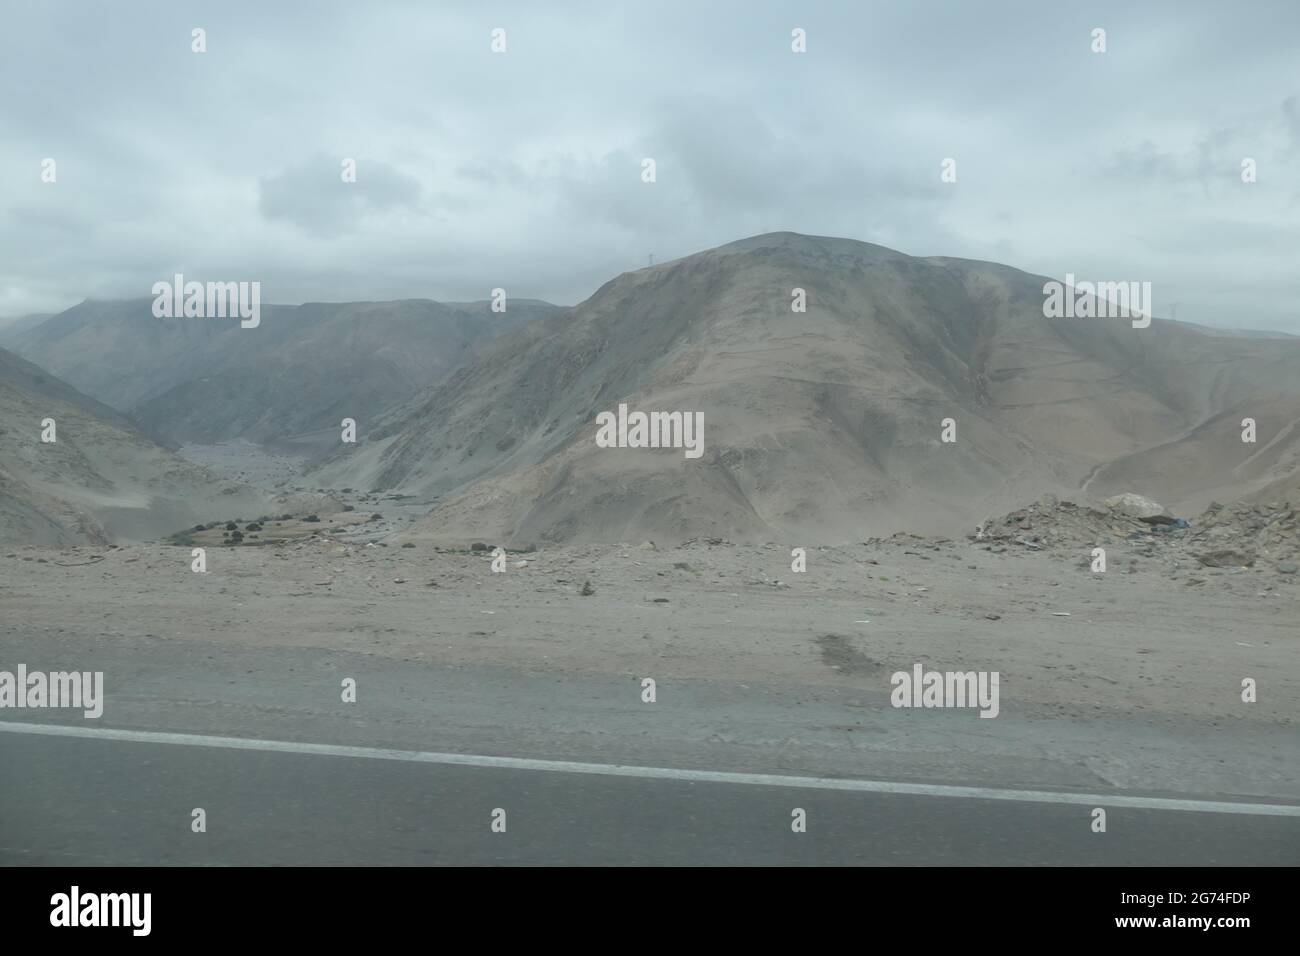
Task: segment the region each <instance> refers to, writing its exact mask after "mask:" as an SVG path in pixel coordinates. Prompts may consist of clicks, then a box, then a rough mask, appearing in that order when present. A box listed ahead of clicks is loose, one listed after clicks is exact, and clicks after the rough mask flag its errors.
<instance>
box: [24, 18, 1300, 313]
mask: <svg viewBox="0 0 1300 956" xmlns="http://www.w3.org/2000/svg"><path fill="white" fill-rule="evenodd" d="M0 18H2V20H0V84H3V87H4V88H5V89H7V90H10V91H15V90H21V91H22V92H21V94H18V95H10V96H8V97H7V98H6V104H5V110H4V113H3V115H0V171H3V180H0V182H3V187H2V188H0V223H3V224H4V229H3V230H0V315H14V314H20V313H23V312H28V311H47V310H52V309H57V308H63V307H66V306H68V305H70V304H72V303H75V302H77V301H79V300H80V299H82V298H84V297H87V296H94V297H100V298H105V297H126V296H141V295H147V294H148V289H149V286H150V285H151V284H152V282H153V281H155V280H157V279H158V278H160V277H163V276H167V275H170V274H172V273H173V272H175V271H184V272H192V273H194V274H202V275H204V276H222V275H227V276H231V277H234V278H254V279H261V281H262V282H263V288H264V292H265V294H266V297H267V299H268V301H272V300H273V301H280V302H294V301H304V300H308V299H316V300H319V299H376V298H398V297H407V296H428V297H432V298H445V299H461V300H463V299H469V298H480V297H483V296H485V295H486V294H487V293H488V290H490V289H491V288H493V287H495V286H504V287H506V288H507V289H509V291H510V293H511V294H512V295H519V296H538V297H543V298H549V299H551V300H553V301H558V302H563V303H569V302H574V301H577V300H579V299H581V298H583V297H585V296H586V295H588V294H590V293H591V292H592V291H594V289H595V288H597V287H598V286H599V285H600V284H601V283H602V282H604V281H606V280H607V279H609V278H610V277H611V276H613V275H615V274H617V273H618V272H621V271H623V270H626V269H629V268H636V267H638V266H641V265H643V264H644V263H645V261H646V257H647V255H649V254H650V253H654V254H655V256H656V259H657V260H660V261H662V260H666V259H668V258H671V257H674V256H679V255H685V254H688V253H691V252H695V251H698V250H700V249H704V248H707V247H709V246H712V245H716V244H718V243H722V242H726V241H730V240H733V239H738V238H742V237H744V236H746V235H751V234H753V233H756V232H764V231H771V230H780V229H790V230H795V231H800V232H808V233H815V234H820V235H842V236H848V237H851V238H858V239H863V240H866V241H870V242H877V243H881V244H883V245H888V246H892V247H894V248H897V249H900V250H901V251H903V252H907V253H911V254H914V255H947V256H968V257H971V258H978V259H994V260H999V261H1004V262H1006V263H1008V264H1010V265H1013V266H1017V267H1020V268H1023V269H1026V270H1029V271H1033V272H1040V273H1045V274H1048V275H1053V276H1060V275H1063V274H1064V273H1065V272H1066V271H1072V272H1075V273H1076V274H1078V275H1085V274H1091V275H1095V276H1100V277H1105V276H1115V277H1119V278H1138V277H1141V278H1150V279H1151V280H1152V281H1153V282H1154V283H1156V289H1157V309H1158V306H1159V300H1160V298H1161V295H1160V290H1162V289H1165V290H1170V291H1168V292H1167V294H1166V295H1164V296H1163V298H1164V299H1165V300H1166V301H1169V300H1174V301H1178V302H1180V303H1181V306H1180V309H1179V317H1180V318H1183V319H1187V320H1189V321H1195V322H1204V323H1207V324H1223V325H1232V326H1240V325H1245V324H1253V325H1256V326H1260V327H1272V328H1280V329H1286V330H1289V331H1293V332H1300V311H1298V310H1297V306H1296V303H1297V302H1300V274H1297V272H1296V270H1295V269H1294V263H1295V262H1296V261H1297V253H1298V252H1300V217H1297V216H1296V209H1297V206H1298V205H1300V106H1298V105H1297V104H1298V103H1300V80H1298V79H1297V78H1296V74H1295V71H1294V67H1293V62H1294V49H1295V37H1296V33H1297V30H1298V29H1300V8H1297V7H1296V6H1295V5H1294V4H1293V3H1291V2H1287V0H1279V2H1261V3H1257V4H1254V5H1252V8H1251V15H1250V16H1242V15H1240V13H1239V12H1238V11H1235V10H1233V9H1232V8H1230V7H1229V6H1227V5H1223V4H1219V3H1211V2H1203V3H1201V2H1172V0H1168V2H1166V0H1160V2H1153V3H1144V4H1132V3H1128V2H1105V3H1095V4H1089V5H1088V6H1087V8H1086V9H1085V8H1080V9H1077V10H1076V9H1072V8H1067V7H1063V8H1062V9H1060V10H1055V9H1053V10H1051V11H1048V12H1045V11H1044V8H1043V7H1042V5H1041V4H1040V3H1038V2H1030V0H1023V2H1022V0H1009V2H1005V3H999V4H996V5H987V4H969V3H964V2H960V0H946V2H938V0H936V2H930V3H925V4H915V3H887V4H865V3H861V2H858V0H841V2H827V3H822V4H816V5H810V4H806V3H800V2H796V0H789V2H772V3H763V4H754V3H752V2H748V0H720V2H716V3H710V4H699V3H694V2H690V0H665V2H662V3H657V4H653V5H648V6H644V7H643V6H639V5H635V4H609V3H604V2H597V0H575V2H573V3H567V4H565V5H563V6H562V7H556V6H553V5H541V4H519V3H483V4H474V5H441V4H440V5H436V6H435V5H429V4H424V3H417V2H391V3H384V4H352V3H344V2H320V3H312V4H306V3H300V2H287V3H276V4H265V3H257V2H253V0H232V2H228V3H223V4H220V5H185V4H175V3H172V2H164V0H142V2H135V3H132V4H129V5H112V6H109V5H90V4H82V3H73V2H66V3H58V2H51V3H37V2H25V0H19V2H13V3H10V4H7V5H6V6H5V9H4V12H3V13H0ZM195 26H202V27H204V28H205V29H206V30H207V33H208V52H207V53H206V54H194V53H192V52H191V51H190V30H191V29H192V28H193V27H195ZM498 26H499V27H504V28H505V29H506V30H507V37H508V44H509V52H508V53H506V54H504V55H494V54H492V53H491V52H490V50H489V31H490V30H491V29H492V28H494V27H498ZM796 26H798V27H802V28H804V29H805V30H806V31H807V34H808V52H807V53H806V54H799V55H796V54H793V53H791V52H790V47H789V38H790V31H791V29H792V28H794V27H796ZM1096 26H1101V27H1103V28H1105V29H1106V30H1107V37H1108V52H1107V53H1105V54H1100V55H1098V54H1093V53H1091V52H1090V50H1089V40H1090V31H1091V29H1092V28H1093V27H1096ZM647 156H648V157H653V158H655V160H656V162H657V165H658V169H657V172H658V181H657V182H656V183H654V184H653V185H647V184H645V183H642V182H641V179H640V163H641V160H642V158H644V157H647ZM1246 156H1250V157H1254V158H1256V159H1257V160H1258V162H1259V165H1260V173H1259V182H1258V183H1255V184H1253V185H1250V186H1247V185H1244V184H1242V183H1241V182H1240V179H1239V168H1240V162H1241V159H1242V158H1243V157H1246ZM44 157H53V158H55V159H57V161H58V164H59V166H58V168H59V179H58V182H57V184H54V185H47V184H42V183H41V182H40V181H39V172H40V166H39V164H40V161H41V159H42V158H44ZM344 157H355V158H356V159H357V160H358V182H357V183H356V184H355V185H343V184H342V183H341V182H340V180H339V170H340V165H339V164H340V162H341V160H342V159H343V158H344ZM946 157H952V158H954V159H955V160H956V161H957V168H958V180H957V182H956V183H953V184H944V183H941V182H940V180H939V169H940V166H939V164H940V162H941V161H942V160H943V159H944V158H946ZM1228 290H1231V291H1228Z"/></svg>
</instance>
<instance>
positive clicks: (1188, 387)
mask: <svg viewBox="0 0 1300 956" xmlns="http://www.w3.org/2000/svg"><path fill="white" fill-rule="evenodd" d="M1046 281H1048V280H1046V279H1044V278H1043V277H1040V276H1033V275H1030V274H1028V273H1025V272H1022V271H1019V270H1017V269H1014V268H1010V267H1008V266H1004V265H998V264H996V263H989V262H977V261H971V260H963V259H952V258H942V257H933V258H917V257H912V256H907V255H904V254H902V253H899V252H895V251H893V250H890V249H886V248H883V247H880V246H875V245H870V244H867V243H862V242H855V241H852V240H847V239H834V238H823V237H814V236H804V235H797V234H794V233H773V234H768V235H763V236H756V237H753V238H750V239H745V240H742V241H739V242H734V243H730V244H728V245H725V246H721V247H719V248H717V249H712V250H709V251H706V252H701V253H699V254H696V255H691V256H687V257H685V258H683V259H678V260H676V261H673V262H668V263H663V264H660V265H656V266H653V267H650V268H645V269H640V270H637V271H634V272H629V273H625V274H623V275H621V276H618V277H617V278H615V279H613V280H611V281H610V282H607V283H606V284H605V285H604V286H602V287H601V288H600V289H599V290H598V291H597V292H596V293H595V294H594V295H592V296H591V297H590V298H589V299H587V300H586V301H585V302H582V303H581V304H579V305H577V306H574V307H572V308H563V309H560V308H556V307H554V306H551V305H548V304H546V303H543V302H536V301H528V300H515V299H511V300H509V304H508V308H507V311H506V312H505V313H504V314H502V313H495V312H492V311H490V310H489V308H488V304H487V303H473V304H454V303H450V304H440V303H435V302H430V301H427V300H405V301H398V302H382V303H345V304H308V305H303V306H297V307H276V306H267V307H264V308H263V315H262V321H261V324H260V325H259V327H258V328H256V329H241V328H240V327H239V324H238V322H237V321H231V320H226V321H221V320H204V319H159V318H155V317H154V316H153V315H152V312H151V308H150V305H151V303H150V300H138V301H132V302H86V303H83V304H82V305H80V306H77V307H76V308H74V309H70V310H68V311H67V312H64V313H61V314H60V315H57V316H54V317H52V318H50V319H47V320H46V321H44V322H42V323H40V324H39V325H36V326H35V327H34V328H30V329H28V330H26V331H23V332H20V333H18V334H17V335H16V336H15V337H14V338H13V342H14V347H15V348H16V349H17V350H20V351H21V352H22V353H23V355H24V356H25V357H27V358H28V359H30V360H31V361H33V362H36V363H37V364H39V365H42V366H44V367H46V368H48V369H51V370H52V371H53V372H54V373H56V374H57V375H58V376H60V377H62V378H65V379H67V381H68V382H69V383H71V385H72V386H75V387H76V388H78V389H81V390H82V391H84V392H86V393H87V394H88V395H90V396H93V398H94V399H98V402H99V403H102V404H98V403H94V402H90V400H88V399H86V398H85V396H78V395H76V393H75V392H72V390H71V389H70V388H69V387H68V386H66V385H63V384H62V383H58V382H53V381H51V382H47V383H45V386H44V387H45V388H46V389H47V390H48V389H53V390H54V392H53V393H47V392H42V391H41V390H40V388H39V387H37V385H36V384H34V382H35V377H37V376H39V375H40V370H39V369H33V368H32V367H31V366H29V365H27V364H26V363H19V362H16V361H15V360H14V359H13V358H12V357H10V358H9V359H8V362H9V365H8V366H7V368H8V369H9V370H8V372H7V373H6V374H7V376H8V380H9V382H8V385H7V388H8V392H7V393H6V394H7V395H9V398H8V399H7V401H9V403H10V405H11V406H12V413H11V414H10V415H9V417H6V419H5V422H6V428H9V427H11V426H9V425H8V423H10V422H14V423H20V422H21V423H22V425H21V428H20V429H19V430H18V431H17V432H16V433H13V436H12V440H16V441H18V442H19V444H20V446H21V449H22V451H21V463H22V467H21V468H20V469H19V473H18V475H17V477H16V478H13V477H11V478H9V479H8V481H9V483H8V484H6V485H5V487H4V488H3V489H0V499H3V501H4V503H5V504H4V507H5V508H6V509H7V513H8V514H9V516H10V517H9V518H7V519H6V520H8V521H9V522H10V524H11V526H16V525H15V522H17V523H19V524H21V523H22V521H25V522H26V525H24V527H27V528H28V530H29V532H30V533H31V534H33V535H37V534H45V536H46V537H47V538H49V537H51V536H52V537H53V538H59V534H60V532H56V531H51V530H50V529H51V528H56V529H57V528H64V529H66V528H73V529H74V530H75V529H77V528H78V527H79V526H78V525H77V521H78V520H82V521H83V523H84V522H85V521H91V522H93V524H94V525H95V527H90V526H89V525H87V527H86V528H85V529H82V531H81V532H78V533H85V534H89V535H91V536H94V535H96V534H102V535H109V536H111V535H112V534H113V533H114V529H115V527H116V526H115V525H114V520H115V517H114V516H115V515H118V514H119V513H120V512H119V511H117V510H114V509H118V508H120V507H121V506H120V502H119V503H117V504H112V505H111V506H109V505H103V502H102V501H100V505H102V507H100V508H99V510H98V511H96V510H95V509H94V508H92V507H91V505H93V504H95V502H96V501H99V500H100V498H104V499H105V500H116V499H117V498H121V497H122V496H123V495H127V496H128V497H129V496H130V494H131V492H129V489H133V488H137V487H138V486H140V485H141V484H142V485H143V486H145V488H146V489H148V491H147V493H148V494H149V495H154V496H156V497H155V498H154V499H153V500H154V501H156V502H160V504H155V505H152V506H145V505H139V504H138V502H140V501H143V500H144V499H145V496H146V492H145V491H141V492H140V494H139V495H136V496H135V497H130V500H131V501H132V502H135V504H132V505H131V507H134V508H136V509H137V511H138V510H139V508H142V507H151V508H154V509H155V510H156V511H158V512H159V514H158V518H157V521H156V522H155V524H156V525H157V526H158V528H159V529H160V531H170V530H177V529H178V528H179V527H181V526H183V525H184V523H185V522H183V521H179V522H178V521H175V520H173V518H172V516H171V514H170V513H169V512H168V511H167V509H168V508H170V507H171V505H165V506H164V505H163V504H161V502H167V501H170V500H171V499H172V498H175V497H177V496H180V497H182V498H184V497H185V496H187V495H189V494H191V493H193V494H195V495H196V496H197V497H198V498H199V499H202V498H203V496H204V495H205V494H207V491H206V490H204V489H208V488H209V486H208V485H207V484H205V482H206V481H207V479H201V478H199V477H197V476H194V475H192V474H191V473H190V472H183V471H180V470H177V469H179V467H180V465H178V463H177V461H176V460H175V459H173V458H169V457H166V452H165V451H164V450H163V449H161V448H158V447H157V446H156V445H154V444H153V443H152V442H148V441H147V440H146V439H144V437H143V436H142V435H139V434H138V433H136V432H135V431H134V430H133V426H138V427H139V428H140V429H142V430H144V431H145V432H147V433H148V434H149V435H150V436H152V437H153V438H155V439H157V440H158V441H160V442H163V443H168V444H173V445H174V444H177V443H181V442H217V441H224V440H228V439H233V438H246V439H249V440H252V441H257V442H262V443H265V444H269V445H272V446H275V447H285V446H296V447H299V448H301V449H305V450H308V451H311V452H313V453H317V454H319V455H320V456H321V457H319V458H318V460H317V463H316V465H315V466H314V467H313V469H312V470H310V471H309V472H308V474H307V477H306V479H305V480H306V482H307V483H308V484H310V485H311V486H312V487H334V488H344V487H350V488H358V489H367V490H388V491H395V492H402V493H407V494H414V495H420V496H430V497H437V498H438V499H439V500H438V502H437V505H436V507H434V508H433V509H432V511H431V512H430V513H429V515H428V516H427V517H426V518H425V519H424V520H423V521H422V522H421V523H420V524H419V525H417V526H416V528H415V529H414V531H413V532H412V534H413V535H414V536H415V537H417V538H419V537H427V538H431V539H435V540H456V541H459V540H466V539H468V540H484V541H489V540H490V541H494V542H499V543H503V544H528V543H537V544H545V543H559V542H570V541H619V540H623V541H634V540H641V539H643V538H651V539H658V540H664V541H672V540H681V539H686V538H692V537H706V536H708V537H724V538H729V539H730V540H733V541H738V542H739V541H776V540H779V541H786V542H793V543H808V544H816V543H840V542H846V541H860V540H863V539H865V538H867V537H870V536H873V535H883V534H889V533H892V532H894V531H901V530H912V531H923V532H940V533H947V534H960V533H963V532H965V531H968V530H970V529H972V528H973V527H974V526H975V524H976V523H978V522H979V521H980V520H981V519H982V518H984V517H986V516H988V515H989V514H991V513H996V512H1003V511H1008V510H1011V509H1013V508H1015V507H1018V506H1020V505H1021V504H1023V503H1024V502H1025V501H1026V500H1028V499H1033V498H1037V497H1039V496H1040V495H1042V494H1043V493H1047V492H1051V493H1056V494H1059V495H1076V494H1083V493H1086V494H1089V495H1096V496H1103V495H1109V494H1113V493H1117V492H1121V491H1135V492H1139V493H1141V494H1144V495H1147V496H1150V497H1153V498H1156V499H1157V500H1160V501H1162V502H1163V503H1164V504H1166V505H1168V506H1170V507H1172V508H1173V509H1175V511H1176V512H1178V513H1181V514H1188V515H1194V514H1197V513H1199V511H1200V509H1201V508H1202V507H1203V506H1204V505H1205V504H1207V503H1208V502H1209V500H1210V499H1211V498H1219V499H1220V500H1228V499H1232V498H1238V497H1249V496H1252V495H1261V494H1272V493H1276V492H1278V491H1279V490H1287V489H1293V488H1296V487H1300V483H1297V481H1296V476H1297V475H1300V339H1298V338H1295V337H1290V336H1273V335H1263V334H1255V333H1232V334H1225V333H1223V332H1219V331H1211V330H1207V329H1202V328H1199V327H1197V326H1193V325H1189V324H1187V323H1183V322H1170V321H1165V320H1162V319H1158V318H1157V319H1155V320H1154V321H1153V322H1151V323H1150V326H1149V327H1147V328H1134V327H1133V325H1132V323H1130V322H1129V321H1127V320H1123V319H1097V318H1067V319H1060V318H1056V319H1054V318H1046V317H1045V316H1044V309H1043V303H1044V292H1043V286H1044V283H1045V282H1046ZM801 301H802V302H805V303H806V311H799V310H798V309H797V308H792V304H793V305H797V304H799V303H800V302H801ZM51 378H52V376H51ZM60 397H61V398H60ZM55 398H60V400H61V401H63V402H64V403H65V405H66V408H65V410H64V412H63V414H65V415H67V416H69V417H70V418H71V419H72V420H73V421H74V422H75V421H76V420H77V416H81V417H82V418H84V419H86V422H87V424H86V425H85V426H84V431H85V432H86V433H93V434H94V435H95V436H96V437H95V439H94V441H93V442H90V443H89V444H88V445H87V448H86V450H85V452H84V454H82V455H81V456H80V457H79V459H78V460H77V461H76V462H74V461H73V460H72V459H69V460H67V461H62V460H59V459H56V458H55V457H54V455H53V454H51V453H50V452H49V451H48V450H47V449H37V448H35V447H34V446H31V445H30V439H31V436H32V435H33V434H35V432H34V431H33V429H35V428H36V424H35V422H39V417H35V418H34V416H40V415H44V414H45V412H44V411H43V410H42V409H43V408H44V407H45V406H46V405H49V404H51V403H52V402H53V401H54V399H55ZM105 406H111V407H105ZM620 406H626V407H625V409H624V412H628V411H630V412H632V413H636V412H645V413H655V412H659V413H668V414H676V415H678V416H679V417H680V416H690V417H691V420H692V421H694V420H695V418H694V417H695V416H697V415H698V416H702V424H703V431H702V445H701V446H700V455H699V457H693V456H688V455H687V454H685V453H684V450H683V449H681V448H635V447H614V448H609V447H601V446H600V444H599V443H598V442H597V434H598V421H599V420H603V418H604V416H603V415H602V413H615V412H617V411H618V410H619V409H620ZM345 417H349V418H354V419H356V421H357V423H358V438H359V441H358V443H357V444H355V445H345V444H343V443H341V442H340V441H339V423H340V421H341V420H342V419H343V418H345ZM1245 419H1253V421H1254V430H1255V434H1256V441H1254V442H1243V441H1242V437H1241V436H1242V432H1243V428H1244V426H1243V420H1245ZM12 427H15V428H16V427H17V425H15V426H12ZM60 428H61V429H62V428H63V426H62V425H60ZM60 434H61V435H62V434H64V432H63V431H62V430H61V432H60ZM77 434H78V430H77V428H73V429H71V430H69V431H68V435H69V438H70V441H71V439H72V438H75V437H76V436H77ZM948 439H952V440H948ZM10 440H11V436H10V435H6V443H8V442H9V441H10ZM23 443H26V444H23ZM142 443H143V444H142ZM68 447H69V448H75V447H76V446H75V445H72V444H70V445H69V446H68ZM8 455H9V453H8V450H7V449H6V458H5V465H6V467H7V466H8V463H9V457H8ZM33 456H36V457H33ZM41 456H44V457H41ZM132 461H139V462H141V464H139V465H138V466H132V464H131V462H132ZM52 462H53V464H52ZM103 462H116V463H118V464H120V465H121V467H120V468H116V466H115V467H109V465H107V464H103ZM181 464H183V463H181ZM56 465H57V467H56ZM41 468H46V469H47V470H46V471H41V470H40V469H41ZM60 468H61V469H65V470H64V471H60V470H59V469H60ZM48 469H53V470H48ZM123 469H124V470H125V472H126V473H128V474H127V477H121V474H122V472H123ZM169 475H174V476H175V482H176V490H174V491H172V492H167V491H166V486H167V482H168V481H169V480H171V479H169V478H168V476H169ZM41 481H49V482H53V483H54V485H53V486H52V487H55V488H56V491H57V493H56V494H54V495H53V499H54V502H55V503H51V502H49V501H46V500H45V499H42V498H39V497H38V496H39V488H38V485H40V483H41ZM74 486H75V488H77V489H92V488H97V489H100V490H99V491H95V492H93V493H92V492H90V491H86V492H85V494H83V495H82V497H81V498H78V497H77V495H75V494H74V493H73V490H71V489H73V488H74ZM105 488H108V489H110V490H109V491H104V489H105ZM15 489H17V490H15ZM58 489H61V490H58ZM194 489H198V490H194ZM168 494H170V495H171V497H170V498H169V497H168ZM97 495H98V496H99V498H97V497H96V496H97ZM105 496H106V497H105ZM74 501H81V502H82V503H81V505H80V506H75V505H73V504H68V505H67V507H64V505H60V504H57V502H65V503H67V502H74ZM77 507H80V508H81V511H80V512H79V513H80V514H81V515H82V518H78V517H77ZM105 508H108V510H107V511H105ZM191 510H193V509H191ZM227 510H228V509H227ZM254 510H255V509H254ZM15 515H17V516H18V517H14V516H15ZM87 515H88V516H91V517H90V518H86V517H85V516H87ZM24 516H25V517H24ZM37 516H44V518H38V517H37ZM177 516H179V512H177ZM138 517H139V515H138V514H136V518H138ZM20 518H21V521H20V520H19V519H20ZM46 519H48V520H47V522H46V524H41V521H42V520H46ZM42 528H44V529H45V530H44V531H41V529H42ZM96 529H98V530H96ZM133 529H134V531H135V533H138V531H139V525H138V522H137V524H136V525H134V526H133ZM69 533H71V532H69ZM60 540H62V539H60Z"/></svg>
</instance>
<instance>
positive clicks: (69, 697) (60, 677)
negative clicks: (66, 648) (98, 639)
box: [0, 664, 104, 720]
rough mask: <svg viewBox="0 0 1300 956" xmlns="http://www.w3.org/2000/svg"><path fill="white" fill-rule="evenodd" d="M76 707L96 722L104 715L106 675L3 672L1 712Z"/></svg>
mask: <svg viewBox="0 0 1300 956" xmlns="http://www.w3.org/2000/svg"><path fill="white" fill-rule="evenodd" d="M5 707H18V708H24V707H30V708H33V709H39V708H44V707H73V708H79V709H80V710H82V711H83V712H84V716H85V717H87V718H89V719H91V720H94V719H95V718H96V717H99V716H100V715H101V714H103V713H104V672H103V671H94V672H91V671H84V672H83V671H51V672H49V673H48V674H47V673H45V672H44V671H28V670H27V665H26V664H19V665H18V671H17V673H14V672H11V671H0V709H2V708H5Z"/></svg>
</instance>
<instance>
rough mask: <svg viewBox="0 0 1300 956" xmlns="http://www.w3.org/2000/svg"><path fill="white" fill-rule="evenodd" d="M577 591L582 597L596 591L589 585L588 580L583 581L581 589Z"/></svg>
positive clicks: (589, 595)
mask: <svg viewBox="0 0 1300 956" xmlns="http://www.w3.org/2000/svg"><path fill="white" fill-rule="evenodd" d="M578 593H579V594H581V595H582V596H583V597H591V596H592V595H593V594H595V593H596V589H595V588H593V587H592V586H591V582H590V581H583V582H582V590H581V591H579V592H578Z"/></svg>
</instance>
